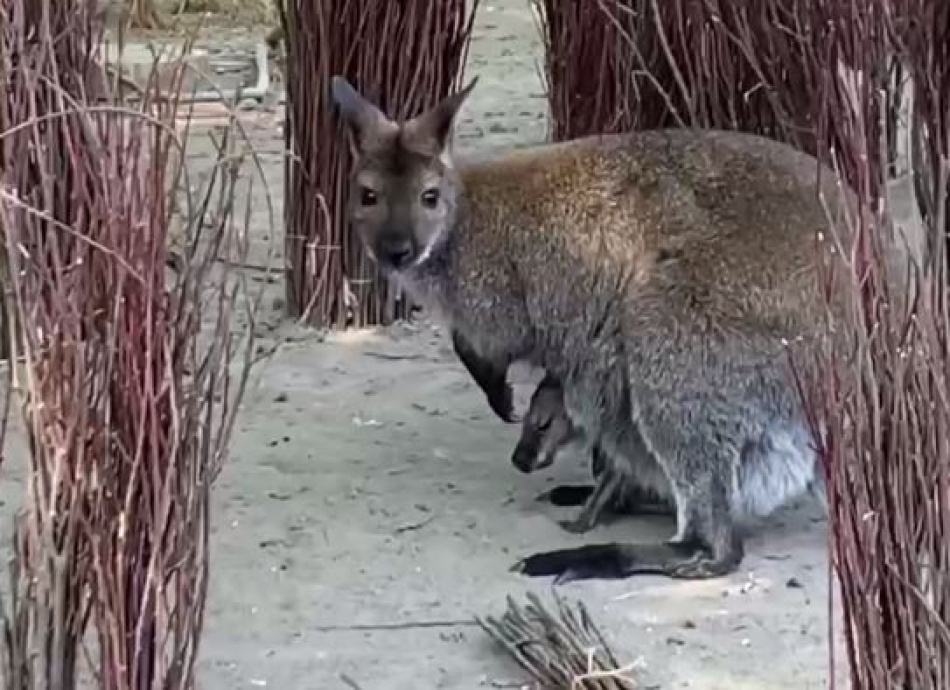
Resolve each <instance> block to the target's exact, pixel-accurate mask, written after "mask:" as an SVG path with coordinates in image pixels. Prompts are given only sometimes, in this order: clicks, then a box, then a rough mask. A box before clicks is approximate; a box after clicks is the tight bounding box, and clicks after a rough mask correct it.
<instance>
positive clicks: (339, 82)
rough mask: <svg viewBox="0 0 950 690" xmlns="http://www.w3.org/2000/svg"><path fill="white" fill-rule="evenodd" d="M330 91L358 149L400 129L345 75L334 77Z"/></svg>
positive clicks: (360, 149) (362, 148)
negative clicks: (361, 93) (364, 96)
mask: <svg viewBox="0 0 950 690" xmlns="http://www.w3.org/2000/svg"><path fill="white" fill-rule="evenodd" d="M330 92H331V96H332V99H333V103H334V104H335V105H336V107H337V108H338V109H339V111H340V115H341V116H342V117H343V119H344V120H345V121H346V123H347V125H349V128H350V131H351V133H352V134H353V136H354V138H355V142H354V143H355V144H356V148H357V150H358V151H362V150H365V148H366V144H367V142H370V141H372V140H373V139H375V138H378V137H379V136H380V135H381V134H383V133H385V132H395V131H396V130H397V129H398V126H397V125H396V123H394V122H393V121H392V120H390V119H389V118H388V117H386V116H385V115H384V114H383V111H381V110H380V109H379V108H377V107H376V106H375V105H373V104H372V103H370V102H369V101H368V100H366V99H365V98H363V96H361V95H360V93H359V92H358V91H357V90H356V89H354V88H353V86H352V85H351V84H350V82H348V81H347V80H346V79H344V78H343V77H341V76H334V77H333V79H332V80H331V82H330Z"/></svg>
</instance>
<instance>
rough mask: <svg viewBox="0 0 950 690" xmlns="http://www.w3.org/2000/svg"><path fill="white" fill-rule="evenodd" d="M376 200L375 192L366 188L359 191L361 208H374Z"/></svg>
mask: <svg viewBox="0 0 950 690" xmlns="http://www.w3.org/2000/svg"><path fill="white" fill-rule="evenodd" d="M377 201H378V198H377V196H376V192H374V191H373V190H372V189H369V188H368V187H363V188H362V189H361V190H360V205H361V206H375V205H376V202H377Z"/></svg>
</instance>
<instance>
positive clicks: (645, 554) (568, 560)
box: [514, 409, 743, 583]
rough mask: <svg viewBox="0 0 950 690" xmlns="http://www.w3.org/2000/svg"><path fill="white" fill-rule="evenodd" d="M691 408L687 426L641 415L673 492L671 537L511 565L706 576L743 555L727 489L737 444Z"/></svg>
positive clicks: (618, 574)
mask: <svg viewBox="0 0 950 690" xmlns="http://www.w3.org/2000/svg"><path fill="white" fill-rule="evenodd" d="M689 412H693V413H694V414H691V415H690V419H691V421H692V422H693V423H692V424H691V425H688V426H687V425H684V424H680V423H678V422H679V420H675V419H669V420H667V419H663V418H660V420H656V419H650V418H646V420H645V421H647V423H648V426H647V428H648V429H649V430H650V431H651V432H652V433H651V435H650V440H651V446H652V449H653V451H654V452H655V453H656V456H657V458H658V459H660V460H661V461H662V462H663V464H664V466H665V468H666V471H667V474H668V476H669V478H670V482H671V485H672V488H673V493H674V496H675V499H676V509H677V522H678V530H677V534H676V536H675V537H674V538H673V539H672V540H670V541H669V542H667V543H665V544H592V545H588V546H582V547H579V548H575V549H561V550H558V551H549V552H543V553H538V554H534V555H532V556H529V557H528V558H526V559H524V560H523V561H521V562H519V563H518V564H517V565H515V567H514V569H515V570H516V571H518V572H521V573H523V574H525V575H529V576H534V577H538V576H550V575H554V576H556V577H557V582H559V583H563V582H570V581H573V580H589V579H612V578H624V577H629V576H631V575H642V574H651V575H655V574H661V575H667V576H669V577H675V578H683V579H704V578H711V577H719V576H722V575H726V574H728V573H730V572H733V571H734V570H735V569H736V568H737V567H738V566H739V563H740V562H741V561H742V558H743V543H742V538H741V536H740V534H739V531H738V529H737V526H736V524H735V522H734V520H733V517H732V510H731V505H730V492H729V487H730V480H731V477H732V472H733V468H734V467H735V465H736V458H734V457H732V456H731V455H730V454H731V453H733V454H734V453H735V451H734V450H732V446H731V445H730V444H729V443H723V442H722V441H721V440H720V439H719V436H718V435H717V433H716V432H717V431H718V428H717V425H715V424H709V423H708V422H707V423H706V424H704V423H703V421H705V420H704V415H703V414H702V412H701V411H699V410H695V409H694V410H690V411H689ZM719 412H721V410H720V411H719ZM657 421H659V422H660V423H657ZM717 421H721V418H720V419H719V420H717ZM649 422H653V424H649ZM684 432H685V433H684ZM658 442H659V443H658ZM625 450H626V451H627V452H629V450H630V449H629V448H627V449H625Z"/></svg>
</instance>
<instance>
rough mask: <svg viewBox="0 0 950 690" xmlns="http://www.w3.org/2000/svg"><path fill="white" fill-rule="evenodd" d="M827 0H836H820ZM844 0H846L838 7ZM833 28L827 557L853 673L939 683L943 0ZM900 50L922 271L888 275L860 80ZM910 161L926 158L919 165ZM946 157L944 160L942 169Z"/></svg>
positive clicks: (945, 308) (948, 573) (869, 104)
mask: <svg viewBox="0 0 950 690" xmlns="http://www.w3.org/2000/svg"><path fill="white" fill-rule="evenodd" d="M829 2H830V0H829ZM839 7H843V5H839ZM829 29H830V30H831V32H832V33H833V35H834V36H835V40H836V41H838V42H840V43H841V44H842V45H841V46H840V49H841V51H842V52H844V53H846V54H848V55H849V57H850V58H851V60H852V64H853V65H854V67H855V68H856V73H855V74H854V75H852V77H851V78H850V79H844V78H840V77H839V79H838V80H837V86H836V87H835V89H834V91H835V93H836V94H837V95H836V97H835V99H833V100H832V105H834V106H835V108H834V110H833V111H831V112H828V113H827V114H826V117H827V118H828V119H833V120H835V121H836V123H837V130H838V131H839V132H842V133H844V135H846V137H847V140H846V143H847V145H846V146H842V147H839V148H838V149H837V150H836V155H835V160H836V161H837V162H838V163H840V164H842V167H846V168H847V169H849V170H850V171H851V182H852V183H853V185H854V186H855V188H856V189H857V190H858V191H859V192H861V193H862V197H863V203H862V204H860V206H856V207H855V208H852V209H850V211H851V213H850V217H851V221H850V225H851V227H852V229H853V231H854V236H855V237H854V241H853V244H851V245H848V246H845V247H843V249H844V251H846V252H849V253H850V256H851V257H852V258H853V266H852V270H851V272H850V274H849V275H837V276H828V279H829V280H831V279H835V280H843V281H845V282H846V283H847V284H848V285H850V286H851V291H850V296H851V305H850V306H851V309H850V314H851V317H850V318H848V319H845V320H843V321H841V322H839V323H836V324H835V325H836V327H837V328H839V329H842V331H843V332H845V333H846V334H847V335H848V336H849V345H850V346H849V347H848V348H847V349H848V351H849V352H850V353H851V356H850V357H847V358H846V357H841V356H835V354H834V353H831V352H825V353H823V355H822V356H821V357H820V367H821V369H822V373H823V375H822V376H821V377H820V380H821V381H822V382H823V385H822V386H821V387H820V388H819V390H818V391H817V395H816V397H815V398H813V405H812V407H813V410H814V411H815V412H816V415H815V419H816V422H817V421H821V422H823V425H824V426H825V428H826V430H827V437H826V440H825V442H824V444H823V448H822V451H823V455H824V460H825V464H826V469H827V480H828V481H827V487H828V499H829V501H828V502H829V508H830V522H831V536H832V538H831V546H832V563H833V565H834V568H835V572H836V574H837V579H838V582H839V584H840V591H841V596H842V610H843V613H844V621H845V639H846V640H847V646H848V657H849V659H848V661H849V667H850V677H851V686H852V687H854V688H861V689H872V688H873V689H877V688H880V689H881V690H883V689H884V688H895V687H901V688H927V689H933V690H936V689H937V688H944V687H948V683H950V626H948V621H950V540H948V539H947V535H948V534H950V531H948V530H950V443H948V440H947V439H948V435H950V400H948V398H947V394H946V392H947V390H950V300H948V292H947V290H948V288H947V263H946V238H947V233H948V232H950V218H948V217H947V215H946V214H945V213H942V212H939V209H946V208H948V206H947V200H948V197H947V193H948V190H950V178H948V174H950V147H948V141H950V129H948V125H950V120H948V113H950V110H948V105H950V52H948V41H950V7H948V6H947V5H946V3H942V2H939V0H914V1H913V2H902V3H894V2H889V1H888V0H872V1H870V2H867V3H864V4H863V5H862V7H861V8H860V9H856V8H850V10H845V11H840V13H839V14H838V15H837V16H836V17H833V18H832V20H831V23H830V24H829ZM894 58H897V59H899V60H900V63H901V72H902V73H903V75H904V76H905V77H908V78H910V80H911V84H912V88H911V92H912V93H913V95H914V101H915V103H914V108H912V109H911V113H910V114H911V122H910V124H911V127H910V130H909V136H910V138H911V145H910V147H909V148H910V150H911V151H914V152H916V155H914V156H913V158H914V159H915V161H914V162H913V163H912V165H911V169H912V174H915V175H916V176H917V180H916V185H915V186H916V195H915V197H916V199H915V201H916V202H917V203H918V204H919V207H920V210H921V211H922V214H921V216H922V217H923V224H922V225H923V227H922V228H915V224H919V223H920V220H919V218H918V219H917V220H915V219H913V218H903V219H899V220H900V221H901V223H900V225H901V226H903V227H904V228H910V229H911V231H910V233H908V239H909V241H910V243H911V245H912V246H913V244H914V240H915V235H916V233H917V232H918V231H922V232H923V233H925V235H926V239H927V240H928V241H927V242H926V246H925V247H923V250H924V253H923V262H922V264H921V266H920V270H919V272H918V273H916V274H915V275H912V276H911V277H910V279H909V284H907V288H908V289H909V294H910V297H909V298H908V299H904V298H902V297H901V295H900V294H899V293H903V292H904V285H905V283H904V282H903V281H901V282H896V281H893V280H890V279H889V278H893V277H894V274H893V273H890V272H889V271H888V270H887V260H886V257H885V256H884V255H883V253H882V250H881V243H880V239H881V237H882V234H881V233H882V232H886V231H887V230H888V228H889V227H890V225H891V223H892V221H895V220H898V219H896V218H893V217H892V216H891V214H890V204H889V203H888V199H886V198H883V197H879V196H877V195H875V191H876V190H880V189H882V188H883V187H884V185H885V181H886V172H887V171H886V170H885V168H884V166H882V165H881V164H880V160H881V158H880V157H878V158H875V157H874V156H873V155H871V154H872V153H873V152H874V151H881V150H882V149H883V148H884V147H885V141H884V139H883V138H882V136H881V135H880V133H879V132H878V131H877V130H876V129H875V127H874V126H872V125H873V122H874V121H875V118H877V114H878V113H879V112H880V108H881V105H880V103H879V101H880V100H881V99H882V94H881V89H880V88H879V86H880V85H879V84H875V83H874V81H873V80H871V79H868V78H866V76H867V75H870V74H874V70H875V69H879V68H880V66H881V65H882V64H884V63H885V62H886V61H889V60H893V59H894ZM918 162H920V163H922V164H923V169H919V168H918V169H917V170H916V171H914V168H915V166H916V165H917V164H918ZM941 169H942V174H941V173H939V172H937V171H938V170H941Z"/></svg>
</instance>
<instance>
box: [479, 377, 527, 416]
mask: <svg viewBox="0 0 950 690" xmlns="http://www.w3.org/2000/svg"><path fill="white" fill-rule="evenodd" d="M487 397H488V405H489V407H491V409H492V411H493V412H494V413H495V414H496V415H498V417H499V418H500V419H501V420H502V421H503V422H507V423H508V424H518V423H520V422H521V417H520V416H519V415H517V414H516V413H515V403H514V393H513V391H512V389H511V386H510V385H507V384H506V385H505V386H504V387H503V388H501V389H500V390H497V391H493V392H492V393H490V394H488V396H487Z"/></svg>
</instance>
